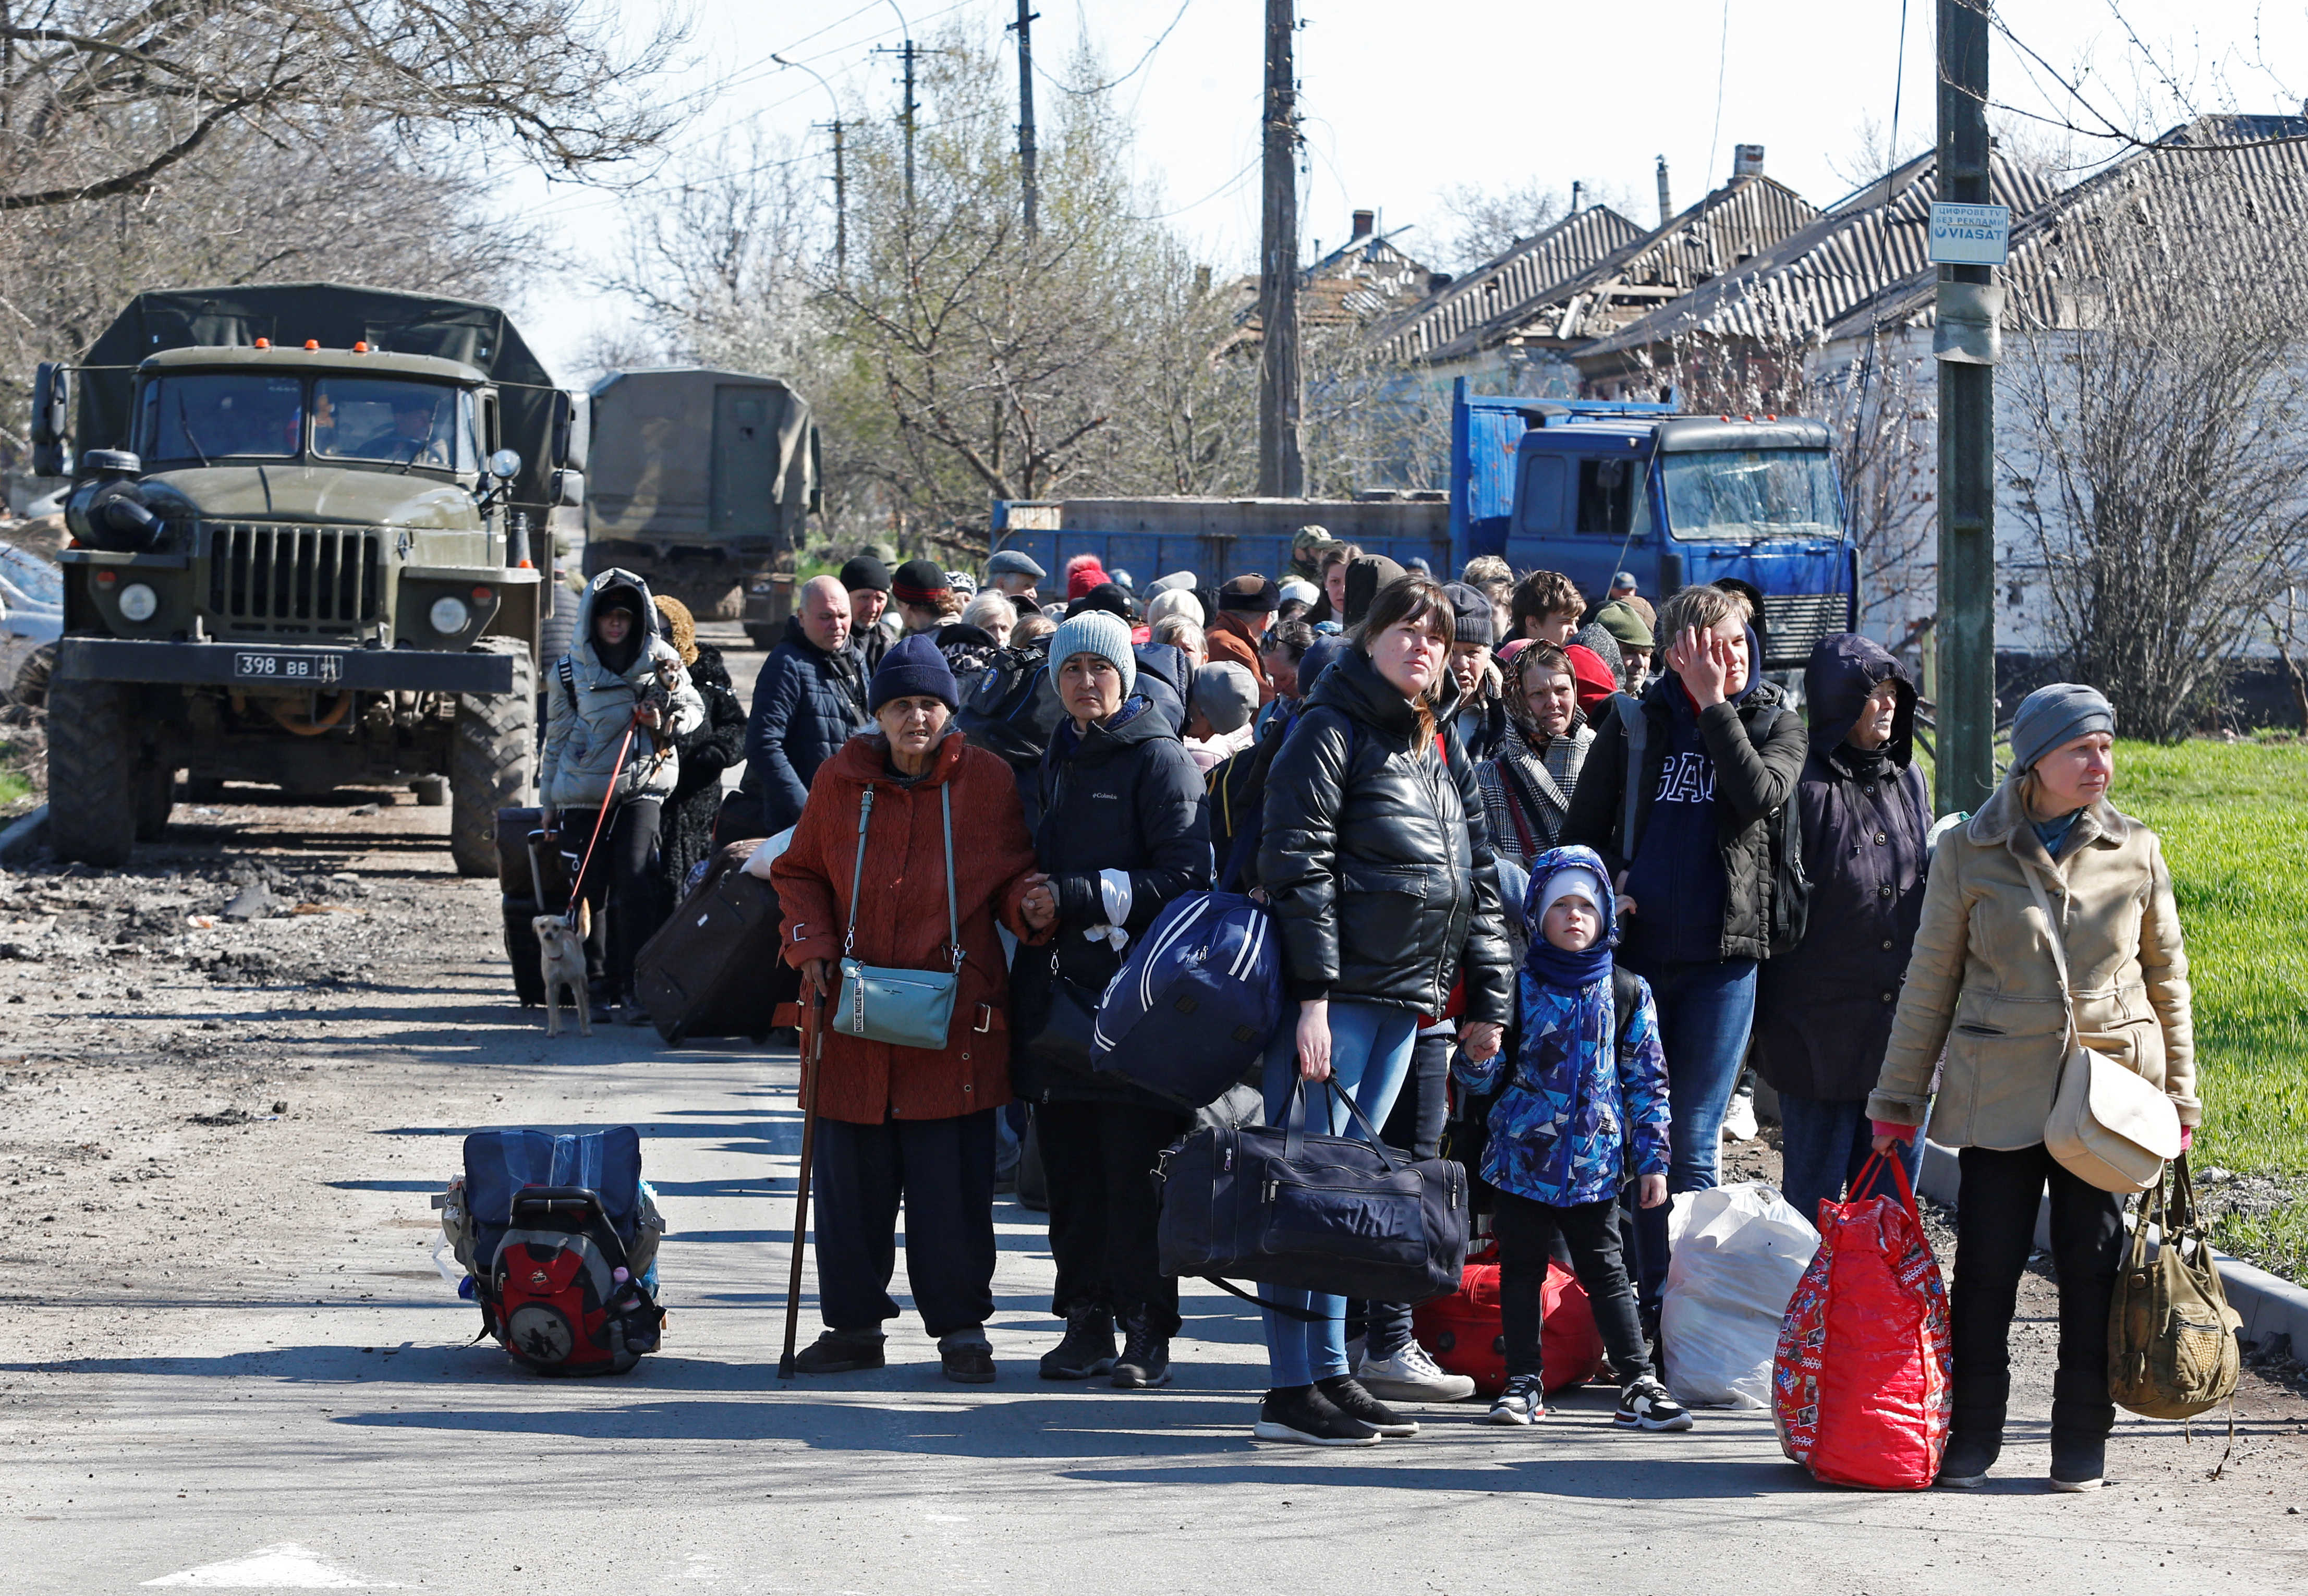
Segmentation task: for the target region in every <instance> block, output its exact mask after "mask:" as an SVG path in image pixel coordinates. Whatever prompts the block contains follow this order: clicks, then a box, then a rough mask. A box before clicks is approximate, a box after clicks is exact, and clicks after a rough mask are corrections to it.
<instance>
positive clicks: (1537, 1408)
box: [1491, 1375, 1546, 1424]
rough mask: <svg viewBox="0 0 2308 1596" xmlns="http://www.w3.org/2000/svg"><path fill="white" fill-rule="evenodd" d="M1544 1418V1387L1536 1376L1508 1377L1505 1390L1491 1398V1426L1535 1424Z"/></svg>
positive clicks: (1544, 1384) (1543, 1383)
mask: <svg viewBox="0 0 2308 1596" xmlns="http://www.w3.org/2000/svg"><path fill="white" fill-rule="evenodd" d="M1544 1418H1546V1382H1545V1381H1543V1380H1541V1379H1540V1378H1539V1377H1538V1376H1537V1375H1509V1376H1508V1377H1507V1386H1506V1389H1505V1390H1503V1391H1502V1392H1500V1393H1499V1394H1497V1395H1496V1396H1494V1397H1493V1398H1491V1422H1492V1423H1493V1424H1536V1423H1537V1422H1538V1421H1539V1420H1542V1419H1544Z"/></svg>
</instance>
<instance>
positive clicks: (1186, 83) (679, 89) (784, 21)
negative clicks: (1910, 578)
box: [493, 0, 2308, 381]
mask: <svg viewBox="0 0 2308 1596" xmlns="http://www.w3.org/2000/svg"><path fill="white" fill-rule="evenodd" d="M601 3H602V4H604V6H605V9H606V10H607V13H608V14H612V15H614V16H616V18H617V19H618V23H617V25H619V26H624V27H627V28H633V27H639V26H643V25H645V24H646V23H647V22H648V21H649V20H650V16H651V14H652V0H624V4H622V5H618V4H615V0H601ZM654 4H655V7H656V8H657V9H658V10H659V11H660V12H672V13H675V14H677V15H679V16H681V17H684V18H686V19H687V20H688V21H689V23H690V28H691V32H690V37H689V39H688V41H687V43H686V44H685V46H684V47H683V48H682V50H681V51H680V53H679V54H680V59H679V60H678V61H677V62H676V64H675V67H674V69H673V70H671V71H669V72H668V73H667V74H666V76H665V78H664V79H663V80H662V82H661V84H660V85H659V92H660V93H661V94H662V95H663V97H664V98H665V99H666V100H667V103H677V104H678V105H680V106H681V107H684V108H685V109H686V110H687V111H688V113H689V115H688V116H687V119H686V120H685V123H684V124H683V125H682V126H681V127H680V128H679V129H678V131H677V132H676V133H675V134H674V135H673V137H672V139H671V140H670V143H669V149H670V151H671V152H672V153H673V154H674V155H676V156H677V155H679V154H680V153H681V152H683V151H694V150H699V149H710V148H713V147H714V146H715V144H716V142H717V141H719V140H723V139H726V138H731V137H732V135H735V139H734V140H733V142H742V141H743V140H744V139H745V136H746V135H747V134H748V133H751V132H752V131H754V130H755V129H758V130H760V131H761V132H762V133H766V134H767V135H769V137H770V138H771V139H773V140H775V139H790V140H794V141H797V142H798V144H797V148H798V150H800V151H801V152H802V153H805V154H810V153H818V154H822V152H824V150H825V148H826V146H825V134H823V133H820V132H814V131H812V128H811V124H813V123H823V122H825V121H826V120H827V119H828V118H830V117H831V116H833V115H834V114H835V111H836V107H837V104H838V107H839V110H840V115H841V116H843V117H844V118H845V119H847V118H857V117H867V116H894V115H895V113H896V110H897V105H898V99H899V88H898V84H897V73H898V67H897V63H896V62H895V60H894V59H893V58H891V57H890V56H876V55H874V54H873V52H874V49H875V48H876V47H884V48H886V47H894V46H896V45H897V44H898V43H899V42H900V40H901V39H904V38H906V37H907V36H908V33H909V30H910V33H911V36H912V37H913V38H915V39H917V40H920V41H927V40H930V39H932V38H933V37H934V35H935V34H936V33H937V32H938V30H941V29H943V28H946V27H948V26H951V25H952V24H954V23H956V22H961V23H964V24H967V25H969V26H971V27H973V28H976V29H977V30H979V31H980V33H981V36H982V37H984V38H986V39H989V40H993V39H1000V38H1001V37H1002V34H1001V28H1002V24H1003V22H1005V21H1009V20H1012V19H1013V18H1014V17H1015V16H1016V14H1017V5H1016V3H1015V0H960V3H959V4H957V3H955V0H654ZM1038 4H1040V5H1041V7H1042V11H1041V14H1040V16H1039V19H1038V21H1036V22H1035V23H1034V26H1033V38H1034V55H1035V58H1036V62H1037V64H1038V66H1039V67H1041V68H1043V69H1045V73H1046V75H1041V76H1039V77H1038V82H1037V97H1038V100H1039V102H1040V105H1041V107H1042V114H1043V115H1044V116H1047V115H1048V114H1049V112H1048V107H1050V105H1051V102H1053V101H1054V100H1055V99H1057V98H1058V97H1059V94H1060V92H1061V90H1059V89H1058V88H1057V87H1056V86H1055V84H1054V82H1052V79H1053V78H1054V77H1055V78H1057V79H1060V80H1063V79H1064V78H1065V77H1066V75H1067V73H1068V72H1069V69H1070V66H1071V64H1072V58H1073V56H1074V54H1075V51H1076V48H1077V47H1078V45H1079V44H1080V43H1081V41H1082V40H1083V39H1089V41H1090V43H1091V45H1092V46H1093V47H1094V48H1095V49H1096V50H1097V52H1098V56H1099V57H1100V58H1101V60H1102V62H1103V64H1104V70H1105V74H1106V77H1107V78H1108V79H1112V78H1121V79H1123V82H1121V84H1120V86H1119V87H1118V88H1117V89H1116V90H1115V91H1114V92H1115V103H1116V105H1117V106H1118V107H1120V108H1121V109H1122V110H1123V111H1124V113H1126V114H1127V115H1128V116H1129V117H1130V118H1131V120H1132V124H1133V125H1134V127H1135V130H1136V133H1137V135H1138V136H1137V140H1136V148H1137V152H1138V156H1137V159H1138V161H1139V167H1140V171H1139V176H1140V179H1141V184H1143V185H1144V186H1145V188H1146V190H1147V191H1148V192H1149V193H1151V194H1153V195H1155V196H1157V197H1158V200H1159V202H1160V205H1159V213H1161V214H1166V215H1167V216H1168V218H1169V225H1170V226H1172V227H1175V228H1176V229H1177V230H1178V231H1179V233H1180V234H1181V235H1182V236H1184V237H1185V238H1186V239H1187V240H1188V241H1189V242H1190V243H1191V244H1192V245H1193V246H1194V247H1195V249H1196V250H1197V251H1198V253H1201V255H1202V257H1203V258H1205V259H1207V260H1209V261H1210V262H1211V263H1212V264H1213V265H1214V266H1216V267H1218V268H1219V270H1221V271H1222V272H1226V271H1233V270H1248V269H1249V268H1250V267H1251V265H1252V263H1253V261H1254V259H1255V255H1256V249H1257V238H1258V225H1259V171H1258V135H1259V127H1258V120H1259V101H1260V88H1261V83H1262V72H1263V66H1262V40H1263V32H1264V28H1263V19H1264V4H1263V0H1184V4H1181V3H1180V0H1038ZM900 8H902V12H901V10H900ZM1935 10H1936V6H1935V4H1933V0H1907V4H1905V6H1904V22H1903V5H1902V4H1901V0H1648V3H1647V4H1642V5H1640V6H1638V5H1631V4H1618V5H1607V4H1606V5H1592V6H1571V5H1561V4H1546V3H1544V0H1537V3H1534V0H1524V3H1522V4H1479V5H1478V4H1470V3H1468V0H1425V4H1423V5H1420V4H1404V3H1403V0H1298V14H1299V18H1300V21H1301V30H1300V31H1299V33H1298V36H1297V57H1298V59H1297V67H1298V79H1299V83H1300V88H1301V102H1300V104H1301V113H1302V116H1303V117H1304V119H1305V121H1304V127H1305V142H1306V145H1307V150H1308V155H1307V163H1308V166H1309V167H1310V168H1311V169H1310V171H1309V174H1308V176H1306V177H1305V178H1304V179H1302V182H1301V193H1300V202H1301V207H1302V210H1303V212H1304V214H1305V236H1304V237H1303V238H1302V239H1301V249H1302V251H1306V252H1311V251H1312V250H1313V247H1314V245H1316V244H1317V243H1320V244H1321V245H1323V246H1325V247H1328V246H1331V245H1337V244H1339V243H1342V242H1344V240H1345V238H1346V236H1347V235H1348V226H1349V214H1350V212H1352V211H1353V210H1357V209H1365V210H1375V211H1377V212H1378V213H1379V215H1380V219H1381V220H1380V226H1381V228H1382V231H1385V232H1387V233H1389V234H1391V235H1394V236H1395V237H1396V242H1397V243H1398V244H1399V245H1400V246H1401V247H1402V248H1404V249H1405V250H1407V251H1408V253H1410V254H1412V255H1413V256H1414V257H1420V258H1426V256H1433V255H1440V254H1442V253H1445V249H1444V245H1446V244H1447V241H1448V239H1449V238H1450V236H1451V226H1452V224H1451V217H1450V215H1449V214H1448V212H1447V211H1446V210H1445V208H1444V206H1443V203H1442V196H1443V194H1444V193H1447V192H1448V191H1450V190H1451V189H1453V188H1455V187H1460V186H1464V185H1478V186H1483V187H1488V188H1501V187H1506V186H1515V185H1520V184H1525V183H1528V182H1530V181H1532V180H1534V179H1535V180H1537V181H1538V182H1540V183H1541V184H1544V185H1546V186H1548V187H1553V188H1558V189H1563V190H1566V191H1567V190H1568V189H1569V187H1570V185H1571V184H1572V181H1573V180H1581V181H1584V182H1586V183H1587V184H1589V185H1590V188H1589V193H1590V197H1591V196H1595V195H1599V196H1600V197H1602V198H1604V199H1606V200H1617V201H1623V202H1624V206H1625V209H1626V210H1627V213H1628V214H1629V215H1630V216H1631V217H1632V218H1633V219H1635V220H1636V221H1638V222H1640V223H1641V224H1643V225H1645V226H1649V225H1652V224H1653V223H1655V222H1656V221H1657V219H1658V203H1657V199H1656V193H1655V178H1654V162H1655V160H1656V159H1657V158H1658V157H1660V156H1664V157H1665V158H1666V162H1667V167H1668V174H1669V181H1670V184H1671V186H1672V190H1673V194H1674V201H1675V205H1676V206H1677V207H1678V208H1681V207H1683V206H1685V205H1688V204H1690V203H1691V202H1693V201H1695V200H1697V199H1698V198H1700V197H1701V194H1702V193H1704V192H1705V191H1706V189H1708V188H1709V187H1712V186H1714V185H1716V184H1720V183H1721V182H1722V181H1723V180H1724V179H1725V178H1726V177H1727V176H1728V175H1729V173H1730V169H1731V161H1732V152H1733V148H1734V146H1735V145H1738V144H1743V143H1754V144H1761V145H1762V146H1763V147H1764V150H1765V155H1764V169H1765V171H1766V172H1767V173H1768V174H1770V176H1773V177H1775V178H1777V179H1778V180H1779V181H1781V182H1783V183H1785V184H1788V185H1789V186H1790V187H1792V188H1794V189H1795V190H1796V191H1797V192H1798V193H1802V194H1803V195H1804V197H1805V198H1807V199H1809V200H1811V201H1812V202H1813V203H1816V204H1821V205H1824V204H1827V203H1830V202H1832V201H1834V200H1836V199H1838V198H1840V197H1841V196H1842V195H1844V194H1845V193H1848V192H1850V190H1851V189H1852V188H1853V187H1854V186H1855V184H1853V183H1852V182H1851V181H1849V176H1850V175H1851V174H1852V173H1854V172H1855V171H1864V169H1865V167H1866V158H1867V154H1868V152H1869V151H1870V150H1871V149H1872V150H1874V151H1876V152H1877V153H1879V154H1880V152H1881V151H1882V149H1883V147H1884V146H1885V145H1886V144H1887V143H1888V142H1890V131H1891V127H1892V124H1893V119H1894V116H1895V114H1896V116H1897V124H1898V140H1897V142H1898V147H1899V153H1902V154H1911V153H1914V152H1916V151H1917V150H1921V149H1924V148H1927V147H1928V146H1929V144H1930V143H1931V142H1932V137H1933V116H1934V107H1933V19H1934V13H1935ZM1999 14H2000V16H2001V17H2002V21H2003V22H2004V24H2005V25H2006V26H2007V27H2008V28H2009V29H2010V30H2011V33H2012V34H2013V35H2016V36H2017V39H2018V41H2019V42H2018V43H2017V44H2015V43H2013V42H2012V41H2011V39H2005V38H2003V37H2001V36H1999V37H1997V38H1996V39H1995V41H1994V53H1993V56H1992V59H1991V66H1990V73H1991V97H1992V99H1994V100H1996V101H2002V102H2006V103H2007V104H2008V106H2009V107H2010V108H2003V109H1997V110H1994V111H1993V112H1992V113H1991V116H1992V118H1993V119H1994V120H1995V121H1996V122H1997V123H1999V124H2002V126H2005V127H2009V128H2011V129H2014V130H2019V131H2020V133H2021V134H2022V136H2027V133H2028V132H2029V131H2030V130H2032V131H2033V132H2034V133H2035V134H2036V136H2039V137H2040V136H2052V137H2056V134H2054V133H2052V130H2050V129H2048V128H2045V127H2044V126H2043V125H2042V124H2031V123H2030V122H2029V121H2028V116H2027V115H2026V113H2029V112H2033V113H2036V114H2037V115H2045V114H2058V113H2059V111H2060V110H2061V108H2062V101H2063V98H2064V97H2063V95H2062V94H2061V92H2060V90H2058V87H2057V85H2056V83H2055V82H2054V79H2053V77H2052V75H2051V74H2052V73H2058V74H2060V75H2061V76H2063V77H2065V78H2066V79H2068V80H2069V81H2070V82H2080V83H2082V84H2083V85H2084V86H2085V87H2086V89H2087V90H2088V93H2089V94H2090V95H2091V96H2092V98H2093V99H2094V101H2095V103H2097V104H2098V105H2100V106H2101V107H2104V108H2106V110H2108V111H2110V112H2111V113H2113V114H2114V116H2116V117H2117V118H2118V119H2119V120H2121V121H2123V123H2124V124H2126V125H2129V126H2131V127H2133V128H2135V129H2137V130H2139V131H2143V132H2148V133H2154V132H2157V131H2160V130H2161V129H2162V128H2163V127H2164V126H2166V125H2168V124H2171V123H2173V122H2175V121H2177V120H2180V119H2181V118H2182V116H2183V111H2182V109H2181V107H2183V105H2193V106H2194V107H2196V108H2198V109H2201V110H2215V109H2227V108H2236V109H2243V110H2249V111H2261V112H2289V113H2293V114H2298V113H2299V112H2300V110H2301V99H2302V96H2303V95H2304V94H2308V0H2286V3H2285V4H2269V5H2266V6H2261V5H2255V4H2251V3H2250V0H2004V3H2003V4H2002V5H2001V6H2000V8H1999ZM901 17H902V21H901ZM1903 26H1904V39H1903ZM2127 28H2128V30H2129V34H2130V35H2132V36H2136V39H2137V42H2136V43H2135V42H2134V39H2133V38H2132V37H2129V36H2128V34H2127ZM2023 46H2024V47H2025V48H2024V49H2023V48H2022V47H2023ZM2029 51H2032V52H2033V54H2034V56H2036V57H2039V58H2040V59H2039V60H2031V59H2030V58H2029V55H2028V52H2029ZM773 54H775V55H781V56H785V57H787V59H788V60H791V61H794V62H797V63H799V64H800V65H799V66H797V67H795V68H786V67H781V66H779V64H777V63H776V62H774V61H772V60H771V59H770V57H771V56H772V55H773ZM802 67H807V68H810V69H814V71H815V72H816V73H818V74H820V75H821V76H822V78H823V79H824V80H825V82H824V83H822V84H821V83H820V82H818V81H816V80H815V79H814V78H813V77H811V76H810V75H809V73H808V72H807V71H804V70H801V68H802ZM2070 105H2071V102H2070ZM1871 130H1872V136H1871ZM2075 145H2076V147H2077V149H2078V150H2079V152H2080V153H2081V154H2083V155H2085V156H2087V157H2088V156H2091V155H2093V154H2095V153H2097V152H2100V151H2102V150H2109V149H2112V147H2110V146H2104V145H2096V144H2094V143H2092V142H2090V141H2075ZM823 159H825V161H826V163H827V170H828V171H829V172H830V171H831V158H830V155H823ZM624 182H625V184H626V186H625V187H624V189H623V190H622V191H620V192H609V191H605V190H602V189H597V188H591V187H588V186H585V185H581V184H567V183H563V184H548V183H547V182H545V181H543V180H542V179H541V178H540V177H538V176H537V175H536V174H534V173H533V172H530V171H526V170H518V169H511V168H508V169H506V170H504V172H503V174H502V176H501V177H500V180H499V181H498V182H497V183H496V184H495V188H494V190H493V193H494V198H495V204H496V205H497V207H498V209H499V212H500V214H502V215H505V216H512V217H518V218H520V219H522V220H523V221H525V222H527V223H529V224H530V225H532V226H535V227H538V228H540V229H541V230H542V231H543V233H544V236H545V238H546V240H547V244H548V245H549V246H550V248H549V253H550V256H551V258H553V259H554V260H555V261H556V262H559V264H560V266H561V268H562V270H560V271H559V272H558V273H557V274H555V277H554V278H553V279H552V280H551V281H550V283H549V284H547V285H545V286H542V287H537V288H533V289H532V290H531V291H530V293H529V295H528V296H527V297H526V300H525V301H524V302H523V303H522V304H521V305H520V306H519V307H518V308H519V309H520V311H521V325H522V329H523V330H524V332H525V333H527V335H528V337H529V339H530V342H531V344H533V345H534V346H536V347H537V348H538V350H539V352H540V353H541V354H542V355H543V356H545V358H546V360H547V364H548V365H552V366H553V367H554V368H555V371H556V373H558V374H559V375H560V376H561V377H562V379H563V380H564V381H574V380H576V379H577V378H578V377H579V376H580V375H581V369H580V368H581V360H582V357H581V349H582V348H583V346H584V344H585V342H586V340H587V338H588V336H589V335H590V333H592V332H593V331H595V330H615V329H616V328H618V327H620V326H622V325H626V324H629V323H630V322H631V321H632V319H633V313H632V308H631V306H629V305H625V304H624V303H621V302H620V301H619V300H618V299H617V298H616V296H612V295H609V294H607V293H604V292H602V291H600V290H599V289H598V288H596V287H593V284H594V282H595V281H596V280H597V279H598V278H599V270H597V268H598V267H599V265H601V264H604V263H606V262H607V261H609V260H610V259H611V258H612V257H613V256H614V253H615V251H616V242H617V238H618V236H619V227H620V225H621V218H622V217H624V215H626V214H627V213H628V212H629V211H630V210H632V209H633V208H635V207H638V206H642V205H645V204H647V203H648V202H649V199H650V194H651V193H652V192H661V190H662V187H663V185H664V183H665V182H666V179H665V177H664V176H663V175H662V174H661V173H658V172H651V171H648V170H637V171H634V172H632V173H628V174H626V175H625V177H624ZM1398 230H1399V231H1398ZM1422 247H1423V248H1424V249H1425V252H1426V254H1425V255H1422ZM1302 258H1312V257H1311V253H1308V254H1307V255H1305V256H1304V257H1302Z"/></svg>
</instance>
